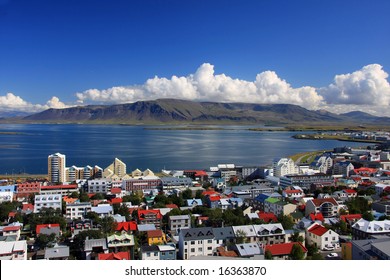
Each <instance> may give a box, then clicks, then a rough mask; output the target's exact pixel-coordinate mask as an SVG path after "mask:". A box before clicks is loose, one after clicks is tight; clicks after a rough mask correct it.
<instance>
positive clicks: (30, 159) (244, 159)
mask: <svg viewBox="0 0 390 280" xmlns="http://www.w3.org/2000/svg"><path fill="white" fill-rule="evenodd" d="M256 127H258V126H250V127H249V126H218V127H216V128H218V129H217V130H163V129H156V130H154V129H153V128H154V127H153V126H124V125H77V124H69V125H56V124H0V132H16V133H3V134H0V174H17V173H30V174H46V173H47V157H48V155H50V154H53V153H56V152H59V153H62V154H65V155H66V166H68V167H69V166H72V165H76V166H79V167H83V166H86V165H90V166H94V165H98V166H100V167H102V168H105V167H107V166H108V165H109V164H111V163H112V162H113V159H114V158H115V157H117V158H119V159H121V160H122V161H123V162H125V163H126V165H127V172H131V171H132V170H134V169H136V168H139V169H141V170H144V169H146V168H149V169H151V170H153V171H160V170H161V169H194V168H197V169H207V168H209V167H210V166H216V165H217V164H220V163H234V164H236V165H244V166H253V165H268V164H271V163H272V160H273V159H274V158H276V157H286V156H290V155H293V154H296V153H300V152H305V151H318V150H332V149H333V148H334V147H340V146H350V147H358V146H364V144H362V143H355V142H344V141H343V142H340V141H337V140H298V139H294V138H292V137H291V136H292V135H294V134H296V132H289V131H261V132H259V131H249V130H248V128H256ZM145 128H146V129H145ZM158 128H161V127H158Z"/></svg>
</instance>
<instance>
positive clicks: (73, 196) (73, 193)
mask: <svg viewBox="0 0 390 280" xmlns="http://www.w3.org/2000/svg"><path fill="white" fill-rule="evenodd" d="M70 197H71V198H79V197H80V194H79V193H78V192H72V194H71V195H70Z"/></svg>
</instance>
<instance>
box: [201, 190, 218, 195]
mask: <svg viewBox="0 0 390 280" xmlns="http://www.w3.org/2000/svg"><path fill="white" fill-rule="evenodd" d="M202 194H203V195H204V196H206V195H218V194H219V193H218V192H216V191H204V192H202Z"/></svg>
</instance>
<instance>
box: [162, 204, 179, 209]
mask: <svg viewBox="0 0 390 280" xmlns="http://www.w3.org/2000/svg"><path fill="white" fill-rule="evenodd" d="M165 207H166V208H172V209H177V208H179V207H178V206H177V205H176V204H173V203H172V204H167V205H165Z"/></svg>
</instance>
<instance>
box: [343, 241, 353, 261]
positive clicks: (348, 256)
mask: <svg viewBox="0 0 390 280" xmlns="http://www.w3.org/2000/svg"><path fill="white" fill-rule="evenodd" d="M341 258H342V259H343V260H352V243H351V242H346V243H341Z"/></svg>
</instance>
